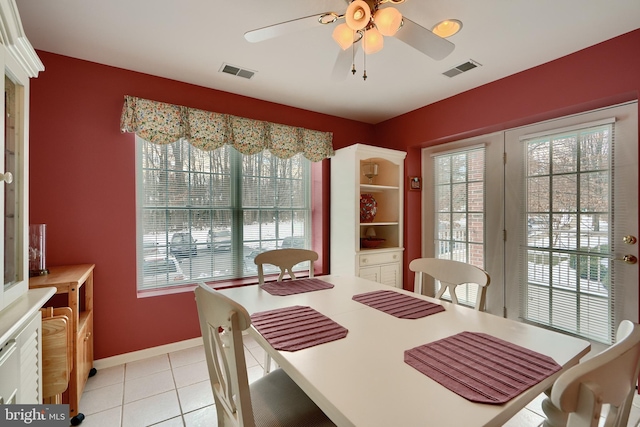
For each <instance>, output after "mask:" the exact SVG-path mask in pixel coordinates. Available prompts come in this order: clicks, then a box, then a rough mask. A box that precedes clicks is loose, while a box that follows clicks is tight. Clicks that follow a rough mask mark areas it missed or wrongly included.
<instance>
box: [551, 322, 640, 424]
mask: <svg viewBox="0 0 640 427" xmlns="http://www.w3.org/2000/svg"><path fill="white" fill-rule="evenodd" d="M639 370H640V327H639V326H638V324H636V323H632V322H630V321H629V320H623V321H622V322H621V323H620V326H619V327H618V331H617V334H616V343H615V344H614V345H612V346H611V347H609V348H608V349H606V350H605V351H603V352H602V353H600V354H597V355H596V356H593V357H592V358H591V359H589V360H587V361H585V362H582V363H579V364H578V365H576V366H574V367H572V368H571V369H569V370H568V371H566V372H565V373H564V374H562V375H560V377H558V379H557V380H556V382H555V383H554V384H553V388H552V389H551V402H552V403H553V404H554V405H555V406H556V407H557V408H558V409H560V410H561V411H562V412H565V413H568V414H569V417H568V422H567V426H568V427H582V426H593V427H596V426H598V419H599V418H600V411H601V409H602V405H603V404H607V403H608V404H609V405H611V406H610V409H609V413H608V414H607V418H606V419H605V423H604V425H605V426H606V427H626V425H627V422H628V419H629V411H630V409H631V401H632V400H633V394H634V393H635V386H636V381H637V379H638V372H639Z"/></svg>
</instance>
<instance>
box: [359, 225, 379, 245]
mask: <svg viewBox="0 0 640 427" xmlns="http://www.w3.org/2000/svg"><path fill="white" fill-rule="evenodd" d="M365 236H366V237H365V238H364V239H361V240H360V244H361V246H362V247H363V248H366V249H375V248H377V247H378V246H380V245H381V244H383V243H384V241H385V239H380V238H377V237H376V230H375V229H374V228H373V227H369V228H367V231H365Z"/></svg>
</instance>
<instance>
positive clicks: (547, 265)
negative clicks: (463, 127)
mask: <svg viewBox="0 0 640 427" xmlns="http://www.w3.org/2000/svg"><path fill="white" fill-rule="evenodd" d="M637 118H638V110H637V103H632V104H627V105H622V106H616V107H611V108H605V109H601V110H598V111H592V112H589V113H585V114H580V115H576V116H572V117H567V118H562V119H558V120H553V121H549V122H545V123H541V124H537V125H533V126H527V127H523V128H519V129H515V130H511V131H507V132H506V133H505V153H506V158H507V161H506V165H505V190H506V191H505V202H504V203H505V207H506V209H505V212H506V213H507V214H506V215H505V230H507V239H506V241H505V283H506V286H505V291H506V303H507V304H506V313H507V316H508V317H510V318H520V319H522V320H524V321H527V322H532V323H536V324H540V325H543V326H548V327H551V328H555V329H559V330H561V331H565V332H568V333H572V334H577V335H580V336H583V337H585V338H588V339H591V340H594V341H597V342H602V343H605V344H610V343H612V341H613V337H614V332H615V329H616V327H617V325H618V323H619V322H620V321H621V320H622V319H629V320H632V321H634V322H637V321H638V265H637V264H635V262H636V261H634V260H637V257H638V244H637V243H635V240H634V239H637V237H638V151H637V150H638V126H637ZM626 236H628V237H626ZM625 237H626V238H625ZM625 259H626V261H624V260H625Z"/></svg>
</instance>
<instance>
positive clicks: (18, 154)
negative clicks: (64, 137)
mask: <svg viewBox="0 0 640 427" xmlns="http://www.w3.org/2000/svg"><path fill="white" fill-rule="evenodd" d="M0 18H1V19H0V44H1V46H2V47H1V52H0V64H1V65H2V68H3V69H4V79H2V87H3V89H4V98H5V102H4V103H2V106H1V107H0V108H2V113H3V117H4V133H3V134H2V137H1V138H0V141H1V142H0V145H2V151H1V152H2V154H3V158H2V162H0V178H1V181H0V210H2V212H3V216H2V219H3V225H2V226H1V227H0V233H2V237H3V238H2V241H3V242H4V243H3V244H2V245H0V248H1V249H0V252H1V254H0V255H1V256H0V259H2V260H3V262H1V263H0V266H1V274H0V276H2V277H3V278H4V281H3V286H2V287H0V310H2V309H4V308H5V307H7V306H8V305H10V304H11V303H12V302H13V301H15V300H16V299H17V298H19V297H20V296H21V295H23V294H24V293H25V292H27V290H28V287H29V266H28V264H29V257H28V249H29V240H28V230H29V209H28V200H29V194H28V191H29V176H28V170H29V168H28V165H29V145H28V141H29V79H30V78H31V77H37V75H38V72H40V71H43V70H44V66H43V64H42V62H40V59H39V58H38V56H37V55H36V52H35V50H34V49H33V47H32V46H31V44H30V43H29V40H27V38H26V36H25V34H24V30H23V29H22V23H21V22H20V15H19V13H18V9H17V7H16V4H15V1H13V0H0Z"/></svg>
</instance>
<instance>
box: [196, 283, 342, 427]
mask: <svg viewBox="0 0 640 427" xmlns="http://www.w3.org/2000/svg"><path fill="white" fill-rule="evenodd" d="M195 295H196V305H197V307H198V318H199V319H200V329H201V331H202V338H203V341H204V348H205V354H206V358H207V367H208V369H209V379H210V381H211V390H212V391H213V397H214V400H215V407H216V412H217V414H218V424H217V425H218V426H219V427H229V426H233V427H261V426H264V427H288V426H290V427H298V426H317V427H320V426H334V425H335V424H333V423H332V422H331V420H329V418H328V417H327V416H326V415H325V414H324V413H323V412H322V411H321V410H320V408H318V406H316V404H315V403H313V401H312V400H311V399H310V398H309V396H307V395H306V394H305V393H304V392H303V391H302V390H301V389H300V388H299V387H298V386H297V385H296V383H295V382H293V380H291V378H289V376H288V375H287V374H286V373H285V372H284V371H283V370H282V369H276V370H274V371H273V372H271V373H269V374H268V375H265V376H263V377H261V378H260V379H258V380H256V381H254V382H253V383H251V384H249V381H248V376H247V366H246V361H245V357H244V347H243V343H242V332H243V331H245V330H247V328H249V327H250V326H251V317H250V316H249V313H248V312H247V310H246V309H245V308H244V307H243V306H242V305H240V304H238V303H236V302H235V301H233V300H232V299H230V298H228V297H226V296H224V295H222V294H220V293H219V292H216V291H215V290H213V289H211V288H209V287H208V286H206V285H204V284H202V283H200V284H199V285H198V287H197V288H196V289H195Z"/></svg>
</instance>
